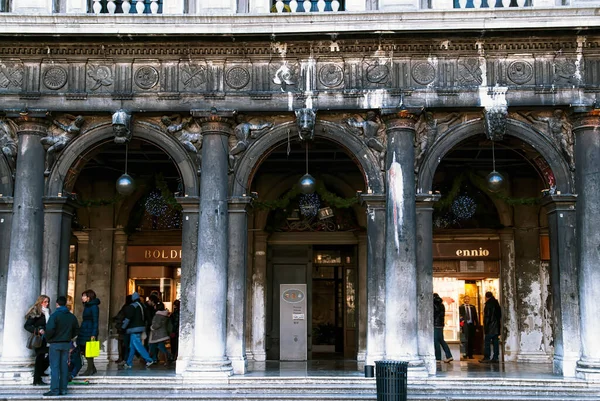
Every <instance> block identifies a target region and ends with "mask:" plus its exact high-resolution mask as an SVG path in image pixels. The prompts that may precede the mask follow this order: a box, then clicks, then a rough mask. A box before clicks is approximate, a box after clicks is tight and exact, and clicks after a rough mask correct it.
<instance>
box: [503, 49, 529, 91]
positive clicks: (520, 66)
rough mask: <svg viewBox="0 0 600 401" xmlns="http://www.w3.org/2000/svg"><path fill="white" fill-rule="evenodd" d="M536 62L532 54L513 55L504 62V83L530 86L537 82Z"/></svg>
mask: <svg viewBox="0 0 600 401" xmlns="http://www.w3.org/2000/svg"><path fill="white" fill-rule="evenodd" d="M534 66H535V62H534V59H533V57H532V56H531V55H524V56H512V57H509V58H507V59H506V60H504V62H503V63H502V71H503V74H502V78H503V85H506V86H515V85H516V86H528V85H533V84H534V83H535V80H534V77H535V70H534Z"/></svg>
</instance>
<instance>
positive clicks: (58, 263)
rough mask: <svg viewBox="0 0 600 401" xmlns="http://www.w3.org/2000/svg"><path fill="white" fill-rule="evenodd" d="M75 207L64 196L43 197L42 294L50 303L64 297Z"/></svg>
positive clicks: (65, 294) (67, 280)
mask: <svg viewBox="0 0 600 401" xmlns="http://www.w3.org/2000/svg"><path fill="white" fill-rule="evenodd" d="M75 208H76V205H75V203H74V202H73V201H71V200H70V199H69V198H68V197H66V196H64V197H63V196H60V197H45V198H44V251H43V259H42V293H43V294H46V295H48V296H49V297H50V300H51V301H52V303H54V301H56V298H57V297H58V296H59V295H63V296H67V287H68V283H69V246H70V244H71V222H72V220H73V215H74V214H75ZM51 309H53V308H51Z"/></svg>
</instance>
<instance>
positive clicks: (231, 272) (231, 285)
mask: <svg viewBox="0 0 600 401" xmlns="http://www.w3.org/2000/svg"><path fill="white" fill-rule="evenodd" d="M251 202H252V198H250V197H249V196H241V197H235V198H230V199H229V260H228V265H229V266H228V269H227V358H229V360H230V361H231V364H232V367H233V373H234V374H239V375H243V374H245V373H246V371H247V370H248V361H247V358H246V268H247V262H248V246H247V244H248V209H249V208H250V205H251Z"/></svg>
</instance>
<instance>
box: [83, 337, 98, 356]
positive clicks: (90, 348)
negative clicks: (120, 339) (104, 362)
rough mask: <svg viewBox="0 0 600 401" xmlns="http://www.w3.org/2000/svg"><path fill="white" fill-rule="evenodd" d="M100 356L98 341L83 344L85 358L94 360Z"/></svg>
mask: <svg viewBox="0 0 600 401" xmlns="http://www.w3.org/2000/svg"><path fill="white" fill-rule="evenodd" d="M97 356H100V341H95V340H92V341H88V342H87V343H85V357H86V358H95V357H97Z"/></svg>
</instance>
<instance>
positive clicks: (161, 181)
mask: <svg viewBox="0 0 600 401" xmlns="http://www.w3.org/2000/svg"><path fill="white" fill-rule="evenodd" d="M154 181H155V184H156V189H158V190H159V191H160V195H161V196H162V198H163V200H164V201H165V203H166V204H167V205H169V206H170V207H172V208H173V209H175V210H182V207H181V205H180V204H179V202H177V199H175V196H174V195H173V192H171V190H170V189H169V186H168V185H167V182H166V181H165V177H164V176H163V175H162V173H158V174H157V175H156V177H155V178H154Z"/></svg>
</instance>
